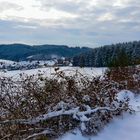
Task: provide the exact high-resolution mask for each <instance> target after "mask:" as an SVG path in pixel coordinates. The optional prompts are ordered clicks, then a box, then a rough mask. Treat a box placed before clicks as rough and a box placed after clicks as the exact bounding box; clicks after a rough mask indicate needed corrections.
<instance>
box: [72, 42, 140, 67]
mask: <svg viewBox="0 0 140 140" xmlns="http://www.w3.org/2000/svg"><path fill="white" fill-rule="evenodd" d="M121 54H122V56H120V59H121V60H120V64H121V63H124V61H125V59H126V58H127V59H128V60H127V61H128V64H129V65H133V64H140V41H134V42H126V43H118V44H112V45H106V46H103V47H99V48H95V49H93V50H92V51H88V52H84V53H81V54H80V55H77V56H75V57H74V58H73V66H81V67H107V66H113V65H116V62H115V61H116V58H117V57H118V55H121Z"/></svg>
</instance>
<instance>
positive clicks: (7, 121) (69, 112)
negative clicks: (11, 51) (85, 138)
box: [0, 70, 132, 140]
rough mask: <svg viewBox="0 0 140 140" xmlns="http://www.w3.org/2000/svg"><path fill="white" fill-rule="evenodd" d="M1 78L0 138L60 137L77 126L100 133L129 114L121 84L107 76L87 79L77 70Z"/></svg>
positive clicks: (86, 131)
mask: <svg viewBox="0 0 140 140" xmlns="http://www.w3.org/2000/svg"><path fill="white" fill-rule="evenodd" d="M20 76H21V77H20V79H18V80H14V79H12V78H6V77H1V78H0V93H1V94H0V138H1V139H10V140H11V139H25V140H27V139H33V138H35V139H38V138H40V139H41V138H43V137H46V138H57V137H59V136H61V135H63V134H64V133H66V132H68V131H70V130H73V129H75V128H78V129H79V130H81V132H82V134H83V135H92V134H97V133H98V132H99V131H100V130H101V129H102V128H103V127H104V126H105V125H106V124H107V123H108V122H109V121H110V120H111V119H112V118H113V117H114V116H117V115H121V114H122V113H123V112H124V111H129V112H131V111H132V110H131V109H130V108H129V99H126V100H118V96H117V94H118V93H119V91H120V89H121V88H122V86H121V85H120V84H118V83H117V82H115V81H112V80H110V79H109V78H108V77H107V76H104V77H103V78H101V77H91V78H88V77H86V76H84V75H82V74H81V73H79V72H78V71H77V72H76V73H75V74H74V75H73V76H66V75H65V73H64V72H63V71H59V70H56V74H55V76H54V77H53V78H52V79H48V78H44V77H43V76H42V75H38V76H34V75H32V76H25V75H20Z"/></svg>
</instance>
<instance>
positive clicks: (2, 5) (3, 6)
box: [0, 1, 23, 12]
mask: <svg viewBox="0 0 140 140" xmlns="http://www.w3.org/2000/svg"><path fill="white" fill-rule="evenodd" d="M9 9H15V10H22V9H23V7H22V6H21V5H18V4H15V3H12V2H6V1H2V2H0V12H3V11H5V10H9Z"/></svg>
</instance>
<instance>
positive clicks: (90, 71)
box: [0, 67, 106, 78]
mask: <svg viewBox="0 0 140 140" xmlns="http://www.w3.org/2000/svg"><path fill="white" fill-rule="evenodd" d="M54 69H55V67H46V68H38V69H31V70H15V71H6V72H4V71H0V76H4V77H18V76H19V74H21V73H23V74H27V75H33V74H34V75H37V74H43V75H44V76H47V77H50V78H51V77H53V75H54V73H55V70H54ZM105 70H106V68H79V67H60V68H59V71H64V72H65V73H66V74H67V75H72V74H74V73H75V72H76V71H78V72H80V73H81V74H83V75H86V76H89V77H91V76H99V75H102V74H103V73H104V72H105Z"/></svg>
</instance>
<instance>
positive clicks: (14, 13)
mask: <svg viewBox="0 0 140 140" xmlns="http://www.w3.org/2000/svg"><path fill="white" fill-rule="evenodd" d="M132 40H140V0H0V43H1V44H3V43H4V44H5V43H27V44H66V45H70V46H77V45H78V46H90V47H97V46H101V45H104V44H112V43H116V42H126V41H132Z"/></svg>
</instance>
